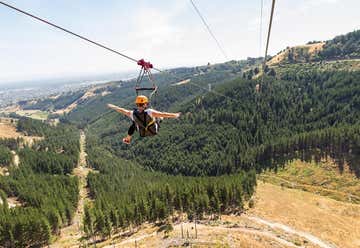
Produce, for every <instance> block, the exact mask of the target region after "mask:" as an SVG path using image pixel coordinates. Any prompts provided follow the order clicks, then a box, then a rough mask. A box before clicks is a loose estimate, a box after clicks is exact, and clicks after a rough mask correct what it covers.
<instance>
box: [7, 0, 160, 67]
mask: <svg viewBox="0 0 360 248" xmlns="http://www.w3.org/2000/svg"><path fill="white" fill-rule="evenodd" d="M0 4H2V5H4V6H6V7H8V8H10V9H13V10H15V11H18V12H20V13H22V14H24V15H27V16H29V17H31V18H34V19H36V20H38V21H41V22H43V23H45V24H48V25H50V26H53V27H54V28H57V29H60V30H62V31H64V32H66V33H68V34H71V35H74V36H76V37H78V38H80V39H82V40H85V41H87V42H90V43H92V44H94V45H96V46H99V47H101V48H104V49H106V50H108V51H110V52H113V53H115V54H117V55H120V56H122V57H124V58H126V59H128V60H131V61H133V62H136V63H137V62H138V60H137V59H134V58H132V57H129V56H127V55H125V54H123V53H120V52H118V51H116V50H114V49H112V48H109V47H107V46H104V45H102V44H100V43H98V42H95V41H92V40H90V39H88V38H86V37H84V36H82V35H79V34H76V33H74V32H72V31H70V30H68V29H65V28H63V27H60V26H58V25H56V24H53V23H51V22H49V21H47V20H45V19H42V18H40V17H38V16H35V15H33V14H30V13H29V12H26V11H24V10H21V9H19V8H16V7H14V6H12V5H10V4H7V3H4V2H2V1H0ZM153 69H154V70H156V71H160V70H159V69H156V68H153Z"/></svg>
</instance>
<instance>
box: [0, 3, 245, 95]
mask: <svg viewBox="0 0 360 248" xmlns="http://www.w3.org/2000/svg"><path fill="white" fill-rule="evenodd" d="M190 1H191V2H192V0H190ZM192 3H193V2H192ZM0 4H2V5H4V6H6V7H8V8H10V9H13V10H15V11H17V12H20V13H22V14H24V15H27V16H29V17H31V18H34V19H36V20H38V21H40V22H43V23H45V24H47V25H50V26H52V27H54V28H57V29H60V30H62V31H64V32H66V33H68V34H71V35H73V36H76V37H78V38H80V39H82V40H84V41H87V42H90V43H92V44H93V45H96V46H99V47H101V48H104V49H106V50H108V51H110V52H113V53H115V54H117V55H120V56H122V57H124V58H126V59H128V60H131V61H133V62H136V63H138V62H139V60H136V59H134V58H132V57H130V56H127V55H125V54H123V53H120V52H118V51H116V50H114V49H112V48H109V47H107V46H105V45H102V44H101V43H98V42H95V41H93V40H90V39H88V38H86V37H84V36H82V35H79V34H77V33H75V32H72V31H70V30H68V29H65V28H63V27H61V26H59V25H56V24H53V23H51V22H49V21H47V20H45V19H42V18H40V17H38V16H35V15H33V14H31V13H29V12H26V11H24V10H21V9H19V8H16V7H14V6H12V5H10V4H7V3H5V2H3V1H0ZM193 6H194V7H195V9H196V10H197V8H196V6H195V5H193ZM197 11H198V10H197ZM198 13H199V15H200V17H201V14H200V12H198ZM201 18H202V17H201ZM202 19H203V18H202ZM203 21H204V24H205V25H206V26H207V27H208V30H209V32H210V34H212V36H213V38H214V39H215V41H216V42H217V44H218V46H219V48H220V49H221V50H222V51H223V49H222V48H221V45H220V43H219V42H218V41H217V40H216V38H215V36H214V35H213V33H212V32H211V30H210V28H209V26H208V25H207V24H206V22H205V20H204V19H203ZM223 52H224V51H223ZM223 54H224V55H225V56H226V54H225V52H224V53H223ZM152 69H153V70H155V71H158V72H161V73H167V74H169V75H170V76H172V77H173V78H175V79H176V80H180V81H182V80H184V79H183V78H180V77H178V76H177V75H175V74H174V73H172V72H170V71H168V70H160V69H157V68H152ZM189 84H191V85H194V86H196V87H198V88H200V89H203V90H205V91H207V92H211V93H213V94H215V95H218V96H222V97H225V98H228V99H230V100H232V101H236V102H239V100H237V99H235V98H232V97H229V96H226V95H225V94H222V93H220V92H217V91H215V90H211V91H209V90H208V89H206V88H204V87H202V86H200V85H198V84H195V83H191V82H189Z"/></svg>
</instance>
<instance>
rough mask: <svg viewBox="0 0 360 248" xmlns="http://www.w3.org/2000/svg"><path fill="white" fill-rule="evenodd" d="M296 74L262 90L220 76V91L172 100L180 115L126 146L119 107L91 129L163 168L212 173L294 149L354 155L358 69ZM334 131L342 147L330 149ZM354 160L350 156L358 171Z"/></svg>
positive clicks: (278, 157)
mask: <svg viewBox="0 0 360 248" xmlns="http://www.w3.org/2000/svg"><path fill="white" fill-rule="evenodd" d="M298 78H299V77H298V75H296V74H294V75H293V79H291V78H290V77H289V79H287V80H275V79H274V78H267V79H266V81H265V82H266V84H265V86H264V89H263V92H262V93H256V91H255V90H254V89H255V84H256V83H257V82H256V81H247V80H243V79H236V80H234V81H232V82H229V83H226V84H224V85H222V86H221V87H218V88H216V90H217V91H218V92H221V94H224V95H225V96H227V97H223V96H219V95H214V94H212V93H208V94H206V95H205V96H201V97H197V98H196V99H194V100H192V101H190V102H188V103H186V104H183V105H181V106H176V107H173V108H176V109H177V110H180V111H182V112H183V116H182V117H181V119H180V120H166V121H164V122H163V123H162V124H161V131H160V134H159V135H158V136H156V137H153V138H146V139H137V140H134V142H133V144H132V145H131V146H126V145H123V144H122V143H121V137H122V136H123V135H125V134H126V130H127V127H128V125H129V124H130V122H129V121H128V120H127V119H126V118H124V117H123V116H120V115H119V114H116V113H113V114H109V115H107V116H104V117H103V118H101V119H99V120H98V121H97V122H95V123H93V124H92V125H91V126H90V132H91V133H93V134H96V135H97V137H98V138H99V141H100V142H101V143H103V144H107V145H109V146H110V147H112V149H113V152H114V153H116V154H118V155H119V156H121V157H125V158H128V159H133V160H136V161H138V162H139V163H140V164H142V165H143V166H144V167H146V168H149V169H151V170H160V171H165V172H167V173H170V174H184V175H192V176H200V175H212V176H215V175H221V174H224V173H234V172H236V171H239V170H243V169H250V168H253V167H256V168H257V169H258V170H261V169H265V168H267V167H276V166H280V165H283V163H284V162H285V161H286V160H289V159H293V158H296V157H298V158H304V157H306V158H309V159H311V158H312V157H313V156H312V155H315V154H314V153H319V154H316V155H318V157H319V156H320V157H326V156H327V155H331V156H333V158H336V159H341V160H346V159H347V160H348V161H349V162H350V158H351V159H356V151H357V150H356V149H357V148H356V147H357V146H358V143H357V142H359V140H358V138H359V136H358V135H359V123H360V121H359V120H360V118H359V117H360V107H359V106H360V98H359V94H360V84H359V83H358V82H359V81H360V72H334V71H332V72H317V71H316V70H314V71H309V72H308V74H307V77H305V78H302V79H301V80H299V79H298ZM184 87H188V86H184ZM161 100H162V99H161V98H160V97H159V101H161ZM344 130H345V131H344ZM340 133H342V135H340ZM346 134H348V136H349V137H348V136H346ZM323 135H325V137H323ZM320 136H321V137H320ZM338 136H339V137H338ZM305 137H306V138H305ZM341 137H342V138H341ZM322 138H324V139H325V138H326V139H327V140H326V141H324V140H322ZM338 138H339V139H340V138H341V141H342V142H345V143H346V144H345V143H344V144H342V145H344V147H345V146H346V147H348V148H349V149H346V148H345V150H341V151H339V153H337V152H336V151H333V150H331V149H334V147H335V145H336V144H339V142H340V140H338ZM304 142H305V143H304ZM324 142H325V144H324ZM331 142H334V143H331ZM344 147H343V148H344ZM350 147H353V149H350ZM319 148H321V149H320V150H318V149H319ZM277 149H279V150H277ZM341 149H342V148H341ZM303 153H306V156H305V155H304V154H303ZM358 162H359V161H357V160H356V161H353V162H350V163H349V164H351V165H353V166H354V167H352V168H353V171H355V172H357V174H358V175H360V173H359V172H360V170H359V168H358V165H359V163H358Z"/></svg>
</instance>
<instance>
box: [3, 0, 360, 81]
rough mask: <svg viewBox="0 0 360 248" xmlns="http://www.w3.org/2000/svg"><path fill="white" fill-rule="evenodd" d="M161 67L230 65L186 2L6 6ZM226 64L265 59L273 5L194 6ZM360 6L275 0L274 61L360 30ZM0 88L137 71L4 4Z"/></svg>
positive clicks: (351, 1)
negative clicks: (291, 49)
mask: <svg viewBox="0 0 360 248" xmlns="http://www.w3.org/2000/svg"><path fill="white" fill-rule="evenodd" d="M5 2H7V3H9V4H12V5H14V6H17V7H19V8H22V9H25V10H27V11H29V12H31V13H33V14H35V15H38V16H40V17H43V18H47V19H49V20H50V21H52V22H54V23H57V24H59V25H61V26H64V27H65V28H68V29H70V30H72V31H74V32H78V33H79V34H82V35H84V36H87V37H89V38H90V39H93V40H96V41H98V42H101V43H104V44H105V45H108V46H110V47H112V48H114V49H117V50H119V51H120V52H123V53H125V54H127V55H129V56H131V57H134V58H136V59H140V58H145V59H146V60H150V61H151V62H152V63H153V64H154V65H155V66H156V67H158V68H167V67H175V66H191V65H201V64H206V63H207V62H211V63H218V62H223V61H225V58H224V57H223V55H222V53H221V52H220V51H219V49H218V48H217V46H216V43H215V42H214V41H213V40H212V39H211V37H210V36H209V34H208V33H207V31H206V29H205V28H204V26H203V24H202V23H201V21H200V19H199V17H198V16H197V15H196V13H195V11H194V9H193V8H192V5H191V4H190V2H189V0H171V1H169V0H168V1H165V0H153V1H145V0H137V1H127V0H106V1H89V0H87V1H85V0H61V1H60V0H51V1H49V0H5ZM194 2H195V3H196V4H197V6H198V8H199V9H200V11H201V12H202V14H203V15H204V16H205V18H206V19H207V21H208V24H209V25H210V27H211V28H212V31H213V32H214V34H215V35H216V36H217V38H218V40H219V42H220V43H221V44H222V46H223V47H224V49H225V51H226V53H227V55H228V57H229V59H237V60H238V59H245V58H246V57H257V56H260V55H263V52H264V51H263V50H264V46H265V44H264V43H265V36H266V34H265V33H266V30H267V25H268V19H269V13H270V4H271V0H264V10H263V11H264V14H263V34H262V37H263V39H262V40H263V42H262V50H261V53H260V41H259V37H260V30H259V29H260V27H259V26H260V3H261V0H251V1H250V0H242V1H240V0H226V1H224V0H211V1H209V0H207V1H206V0H194ZM359 9H360V1H358V0H301V1H298V0H278V1H277V4H276V8H275V19H274V22H273V32H272V34H271V41H270V50H269V52H270V54H275V53H277V52H278V51H279V50H281V49H283V48H285V47H286V46H293V45H299V44H304V43H306V42H307V41H310V40H326V39H331V38H333V37H334V36H335V35H338V34H344V33H347V32H350V31H353V30H355V29H360V22H359V19H360V18H359ZM0 35H1V36H0V58H1V59H0V68H1V69H0V84H1V82H5V81H11V80H24V79H40V78H52V77H67V76H72V75H81V74H89V75H93V74H101V73H108V72H122V71H132V70H137V69H138V68H137V65H136V64H134V63H133V62H129V61H127V60H125V59H123V58H122V57H119V56H116V55H113V54H111V53H109V52H107V51H106V50H103V49H101V48H97V47H94V46H93V45H91V44H87V43H84V42H83V41H81V40H79V39H78V38H76V37H72V36H70V35H68V34H66V33H63V32H62V31H60V30H56V29H54V28H52V27H50V26H47V25H44V24H42V23H40V22H38V21H35V20H33V19H30V18H29V17H27V16H23V15H20V14H18V13H16V12H14V11H13V10H10V9H8V8H5V7H4V6H2V5H0Z"/></svg>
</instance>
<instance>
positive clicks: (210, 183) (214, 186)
mask: <svg viewBox="0 0 360 248" xmlns="http://www.w3.org/2000/svg"><path fill="white" fill-rule="evenodd" d="M87 150H88V154H89V157H88V159H89V164H92V165H94V166H95V168H97V169H98V170H99V171H100V173H90V174H89V176H88V186H89V187H90V195H91V197H93V198H94V199H95V203H94V207H93V208H89V206H86V208H85V218H84V230H85V232H86V233H87V235H88V236H93V235H100V236H103V237H106V236H108V235H109V234H110V233H111V230H117V229H118V228H127V227H129V226H130V225H139V224H141V223H143V222H145V221H151V222H156V221H163V220H165V219H166V218H167V217H168V216H170V215H171V214H173V213H174V211H184V212H187V213H196V215H197V218H201V216H203V214H209V213H212V212H216V213H219V212H220V211H221V212H225V211H227V212H228V211H230V212H231V211H241V209H242V206H243V199H248V198H249V197H250V196H251V195H252V193H253V191H254V186H255V183H256V179H255V173H254V172H253V171H252V172H249V173H244V172H241V173H238V174H234V175H231V176H220V177H183V176H169V175H166V174H163V173H157V172H148V171H144V170H143V169H141V168H140V167H138V166H137V165H135V164H133V163H131V162H129V161H125V160H122V159H119V158H116V157H115V156H114V155H113V154H111V153H110V152H108V151H106V149H104V148H102V147H101V146H99V145H98V143H97V142H96V140H95V139H90V140H89V142H88V147H87ZM110 228H111V229H110Z"/></svg>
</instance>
